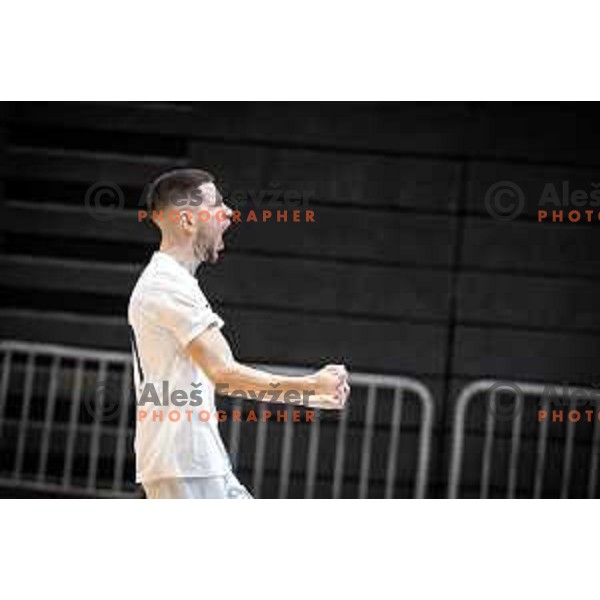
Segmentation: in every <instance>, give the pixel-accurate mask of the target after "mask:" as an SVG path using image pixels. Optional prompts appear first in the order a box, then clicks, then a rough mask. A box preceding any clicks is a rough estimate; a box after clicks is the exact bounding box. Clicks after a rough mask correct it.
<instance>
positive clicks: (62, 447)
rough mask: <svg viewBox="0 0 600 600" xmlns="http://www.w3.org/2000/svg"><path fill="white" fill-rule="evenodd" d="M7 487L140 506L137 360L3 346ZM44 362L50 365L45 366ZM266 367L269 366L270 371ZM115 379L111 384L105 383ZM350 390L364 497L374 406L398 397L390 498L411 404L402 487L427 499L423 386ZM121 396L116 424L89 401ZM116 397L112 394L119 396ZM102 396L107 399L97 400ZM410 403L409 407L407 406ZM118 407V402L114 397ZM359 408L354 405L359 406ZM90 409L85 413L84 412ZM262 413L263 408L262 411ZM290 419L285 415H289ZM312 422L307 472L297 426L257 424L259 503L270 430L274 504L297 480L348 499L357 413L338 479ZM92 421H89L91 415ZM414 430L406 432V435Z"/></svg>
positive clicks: (356, 377)
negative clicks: (275, 437)
mask: <svg viewBox="0 0 600 600" xmlns="http://www.w3.org/2000/svg"><path fill="white" fill-rule="evenodd" d="M0 356H1V357H2V362H1V365H2V367H1V368H2V371H1V374H0V447H1V448H2V454H3V455H4V458H3V459H2V456H1V455H0V485H5V486H11V487H25V488H27V489H33V490H40V491H48V492H58V493H62V494H73V495H89V496H99V497H104V496H106V497H135V496H136V495H139V491H138V488H137V487H136V486H135V484H134V481H133V472H132V471H131V469H130V472H129V473H127V472H126V465H127V464H129V465H130V466H131V465H132V453H133V428H134V425H135V410H134V409H135V404H134V402H133V396H132V383H131V356H130V355H129V354H128V353H121V352H109V351H98V350H89V349H81V348H73V347H70V348H69V347H63V346H57V345H47V344H37V343H29V342H14V341H3V342H0ZM42 363H43V364H42ZM263 366H264V365H263ZM266 368H268V369H269V370H270V371H274V372H277V371H283V372H288V373H290V374H294V373H301V372H305V371H303V370H301V369H297V368H284V367H272V366H268V367H266ZM109 380H110V383H107V382H108V381H109ZM351 384H352V388H353V390H358V389H360V388H364V390H365V391H366V401H365V407H364V408H365V411H366V416H365V419H364V421H361V422H360V423H359V425H358V426H359V427H360V430H361V442H360V461H359V469H358V481H357V495H358V496H359V497H360V498H366V497H368V496H369V486H370V485H372V477H371V476H372V471H373V469H372V467H373V461H372V451H373V441H374V439H375V436H376V431H377V428H378V426H377V423H376V407H377V405H378V403H381V402H387V401H388V400H387V398H382V397H378V395H379V394H380V393H382V391H383V390H388V392H389V393H390V394H391V400H390V401H391V403H392V405H391V418H390V421H389V422H388V423H386V424H385V429H386V432H387V433H389V444H388V445H387V464H386V468H385V476H384V478H383V479H384V480H383V482H381V481H378V483H379V485H381V484H382V483H383V494H381V495H384V496H385V497H386V498H392V497H394V495H395V489H396V487H395V486H396V482H397V479H398V455H399V447H400V446H399V444H400V439H401V435H402V433H403V431H404V428H403V424H404V420H403V412H404V411H403V408H404V406H405V404H406V402H407V400H408V399H409V400H410V401H411V402H414V401H416V403H417V405H418V406H419V419H418V426H417V428H416V431H414V427H413V430H412V431H411V433H412V434H415V433H416V434H417V439H418V444H417V446H418V447H417V448H415V451H416V460H415V465H414V468H411V469H410V470H408V469H407V468H405V469H403V470H402V473H401V475H402V477H403V480H404V481H407V480H408V482H409V485H410V486H412V495H414V497H416V498H423V497H425V495H426V493H427V481H428V473H429V458H430V447H431V435H432V427H433V413H434V401H433V398H432V395H431V393H430V392H429V390H428V389H427V388H426V387H425V386H424V385H423V384H421V383H420V382H418V381H416V380H413V379H409V378H405V377H395V376H386V375H374V374H365V373H352V374H351ZM109 391H110V392H111V394H110V395H112V396H116V397H117V398H118V402H120V403H121V405H120V406H117V407H116V408H117V409H118V410H116V411H115V414H114V415H109V416H108V418H107V415H105V414H104V413H101V412H100V411H99V410H97V408H94V409H93V410H91V411H90V410H89V408H90V402H98V400H99V401H100V404H102V401H103V400H104V397H105V396H108V395H109V394H108V392H109ZM113 392H114V393H113ZM98 394H100V395H101V397H100V398H98ZM407 396H408V397H409V398H407ZM113 399H114V398H113ZM242 402H243V401H242V400H241V399H233V401H231V400H230V401H229V403H228V406H229V407H230V408H231V409H236V408H237V409H240V407H241V404H242ZM352 402H353V400H352V399H351V400H350V405H351V406H352ZM86 408H87V409H88V410H86ZM263 408H264V407H262V406H261V407H259V410H262V409H263ZM286 410H287V409H286ZM319 412H320V411H316V413H315V421H314V423H310V424H309V425H308V426H309V427H310V432H309V440H308V449H307V453H306V465H305V468H303V469H301V471H300V473H297V472H296V473H294V472H293V469H292V456H293V454H294V452H295V448H294V443H295V442H294V438H295V433H294V432H295V427H294V425H295V424H293V423H292V419H288V420H287V421H286V422H285V423H280V424H279V423H272V422H267V421H265V420H262V419H259V420H258V422H257V423H255V424H253V425H254V426H255V427H256V428H257V429H256V432H255V433H256V440H255V446H254V451H253V452H252V457H253V458H252V468H251V473H252V488H253V491H254V494H255V495H256V496H257V497H260V495H261V490H262V489H263V483H264V477H265V462H266V458H267V446H268V441H269V435H268V432H269V429H270V428H271V427H282V428H283V431H282V433H283V441H282V447H281V452H280V458H279V460H278V462H279V464H278V467H277V469H276V473H277V475H276V476H277V478H278V482H277V495H278V496H279V497H280V498H286V497H288V495H289V489H290V480H291V478H293V477H294V478H296V479H297V478H298V477H302V478H303V480H304V481H303V492H304V493H303V495H304V497H306V498H312V497H313V496H314V495H315V488H316V484H317V481H318V480H321V482H323V479H324V478H325V483H326V485H327V486H330V488H329V489H330V491H331V497H333V498H337V497H340V496H342V495H343V485H344V482H345V479H347V477H348V474H347V473H345V468H344V467H345V463H346V457H347V455H348V447H347V444H348V430H349V427H350V425H349V420H350V417H349V415H350V411H349V410H345V411H342V413H341V414H340V417H339V419H336V420H335V422H334V423H333V424H332V423H331V422H328V423H327V427H328V430H331V428H332V427H334V428H335V450H334V465H333V472H332V474H331V475H330V476H329V475H325V476H323V474H319V466H320V462H321V459H320V454H319V445H320V442H321V441H322V432H321V429H322V426H321V421H322V417H321V415H320V414H319ZM86 413H87V414H86ZM407 427H408V426H407ZM227 429H228V430H227V435H226V436H225V439H226V440H227V441H228V446H229V451H230V453H231V454H232V456H233V457H234V458H235V457H236V456H238V455H239V453H240V447H241V445H242V442H243V441H244V439H243V436H244V435H245V434H244V431H246V430H247V429H246V428H244V427H242V426H241V424H240V422H237V421H233V422H230V423H229V424H228V427H227Z"/></svg>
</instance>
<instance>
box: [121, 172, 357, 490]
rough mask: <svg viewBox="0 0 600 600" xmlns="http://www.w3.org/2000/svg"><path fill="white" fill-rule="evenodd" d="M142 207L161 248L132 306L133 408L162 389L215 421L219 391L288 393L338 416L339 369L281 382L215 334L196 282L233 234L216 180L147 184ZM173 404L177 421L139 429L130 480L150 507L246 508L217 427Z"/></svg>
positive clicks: (175, 175)
mask: <svg viewBox="0 0 600 600" xmlns="http://www.w3.org/2000/svg"><path fill="white" fill-rule="evenodd" d="M146 200H147V205H148V210H149V212H150V214H151V218H152V221H153V222H154V223H155V224H156V225H157V226H158V228H159V229H160V232H161V243H160V249H159V250H158V251H157V252H155V253H154V255H153V256H152V259H151V260H150V262H149V264H148V265H147V266H146V268H145V269H144V271H143V273H142V274H141V276H140V278H139V279H138V281H137V283H136V286H135V288H134V290H133V292H132V294H131V298H130V301H129V311H128V318H129V324H130V328H131V333H132V347H133V353H134V380H135V388H136V397H137V400H138V403H139V402H140V399H141V398H142V397H143V390H144V389H145V386H146V385H147V384H151V385H152V386H153V389H155V390H162V389H163V384H164V382H168V387H169V389H171V390H178V391H183V392H185V393H183V392H182V395H183V396H184V397H186V396H187V398H190V397H191V396H190V395H191V393H192V392H194V391H196V392H197V391H198V390H201V393H202V407H203V409H204V410H206V411H208V413H209V414H211V415H214V412H215V405H214V390H215V386H217V385H218V386H219V389H220V390H231V391H233V390H236V391H237V390H242V391H244V392H245V393H246V395H247V396H250V397H254V398H259V399H260V398H262V399H268V398H269V397H272V395H270V394H265V393H264V391H265V390H269V389H274V388H276V389H277V390H280V391H281V393H282V394H281V395H282V396H283V395H284V394H285V393H286V392H292V391H293V392H296V393H297V394H299V395H300V396H302V397H303V398H308V405H309V406H310V407H312V408H323V409H341V408H343V407H344V405H345V403H346V400H347V398H348V394H349V385H348V375H347V372H346V369H345V368H344V366H342V365H327V366H326V367H324V368H323V369H321V370H320V371H317V372H316V373H314V374H313V375H309V376H304V377H285V376H280V375H273V374H270V373H267V372H266V371H261V370H258V369H254V368H251V367H247V366H244V365H242V364H240V363H239V362H237V360H236V359H235V357H234V356H233V354H232V352H231V349H230V347H229V344H228V343H227V340H226V339H225V337H224V336H223V334H222V333H221V327H222V326H223V321H222V319H221V318H220V317H219V316H218V315H217V314H216V313H215V312H213V311H212V309H211V307H210V305H209V303H208V302H207V300H206V298H205V297H204V294H203V293H202V291H201V289H200V287H199V284H198V280H197V279H196V278H195V276H194V275H195V273H196V270H197V269H198V267H199V266H200V264H201V263H202V262H205V261H209V262H216V261H217V260H218V257H219V252H221V251H222V250H223V249H224V242H223V234H224V233H225V231H226V230H227V228H228V227H229V225H230V218H231V210H230V209H229V207H227V206H226V205H225V203H224V202H223V201H222V198H221V196H220V194H219V192H218V190H217V188H216V187H215V185H214V182H213V177H212V176H211V175H210V174H209V173H207V172H205V171H201V170H199V169H174V170H171V171H169V172H167V173H164V174H163V175H161V176H160V177H158V178H157V179H156V180H155V181H154V182H152V184H151V185H150V186H149V188H148V189H147V192H146ZM172 396H173V395H172V394H171V397H170V398H161V399H160V400H161V406H163V407H165V408H166V409H167V410H168V411H169V413H172V412H173V411H177V412H178V413H181V414H180V416H181V418H178V419H167V418H164V419H162V418H156V416H157V415H156V414H153V418H152V419H136V438H135V451H136V470H137V474H136V480H137V482H139V483H142V485H143V487H144V489H145V491H146V495H147V497H148V498H157V499H158V498H232V497H235V498H244V497H246V498H249V497H250V494H249V493H248V492H247V491H246V489H245V488H244V487H243V486H242V485H241V484H240V483H239V482H238V480H237V478H236V477H235V476H234V475H233V473H232V471H231V463H230V461H229V457H228V455H227V452H226V450H225V446H224V444H223V442H222V440H221V436H220V434H219V430H218V422H217V420H216V419H215V418H210V419H208V420H204V421H202V420H199V419H194V418H192V419H186V418H185V415H184V413H185V412H186V410H187V411H188V413H189V406H188V407H186V406H185V403H182V402H180V401H178V402H176V403H175V402H173V399H172ZM153 413H154V411H153ZM161 416H162V415H161V414H159V415H158V417H161Z"/></svg>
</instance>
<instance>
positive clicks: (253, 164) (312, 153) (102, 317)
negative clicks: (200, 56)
mask: <svg viewBox="0 0 600 600" xmlns="http://www.w3.org/2000/svg"><path fill="white" fill-rule="evenodd" d="M596 113H597V110H596V108H595V107H594V106H590V105H586V104H552V103H551V104H536V103H519V104H487V103H481V104H480V103H447V104H439V103H438V104H427V103H422V104H410V103H399V104H393V103H361V104H353V103H346V104H337V103H324V104H308V103H305V104H303V103H298V104H294V103H277V104H270V103H245V104H236V103H223V104H221V103H205V104H204V103H200V104H182V103H177V104H167V103H155V104H125V103H114V104H113V103H102V104H92V103H89V104H88V103H86V104H60V103H53V104H46V103H19V104H4V105H3V107H2V125H1V129H2V130H1V132H0V133H1V135H0V144H1V146H0V147H1V148H2V150H1V151H2V153H3V157H2V173H3V181H4V185H3V194H2V200H1V202H2V216H1V218H0V235H1V238H0V239H1V243H2V257H1V259H0V287H1V306H0V337H2V338H5V339H26V340H32V341H42V342H60V343H65V344H69V345H81V346H86V347H92V348H113V349H120V350H127V349H128V337H127V329H126V327H125V314H126V306H127V298H128V294H129V292H130V290H131V288H132V286H133V283H134V282H135V277H136V275H137V273H138V272H139V269H140V267H141V266H142V265H143V263H144V262H145V261H146V260H147V259H148V258H149V256H150V254H151V253H152V251H153V249H154V247H155V245H156V243H157V240H158V238H157V235H156V234H155V232H154V231H152V230H151V229H150V228H148V227H146V226H144V225H143V224H138V223H137V222H136V219H135V213H134V212H123V213H121V214H119V215H118V217H117V218H116V219H114V220H113V221H111V222H110V223H104V222H100V221H97V220H94V219H93V218H91V217H90V215H89V214H88V213H87V212H86V210H85V208H84V205H83V198H84V197H85V194H86V191H87V190H88V188H89V187H90V185H91V184H93V183H94V182H97V181H110V182H114V183H116V184H118V186H120V188H121V189H122V190H123V192H124V196H125V205H126V209H129V211H134V210H135V209H136V208H137V206H138V201H139V197H140V193H141V190H142V187H143V185H144V183H145V182H146V181H147V180H148V179H149V178H150V177H152V176H153V175H154V174H156V173H157V172H159V171H161V170H162V169H164V168H166V167H169V166H172V165H175V164H189V165H194V166H200V167H204V168H206V169H208V170H210V171H212V172H213V173H215V175H216V176H217V178H218V180H219V181H221V182H224V183H225V184H226V186H227V188H228V189H229V190H237V189H241V190H255V191H258V190H264V189H272V188H274V187H275V186H278V187H279V188H281V189H295V190H300V191H308V192H310V193H311V194H312V196H313V198H312V200H311V203H310V204H311V206H310V208H311V209H312V210H314V211H315V214H316V223H314V224H293V223H288V224H278V225H277V226H274V225H273V224H272V223H268V224H265V225H255V224H247V225H242V226H239V227H237V228H236V230H235V231H233V232H232V233H231V234H230V235H229V238H228V250H227V253H226V255H225V258H224V260H223V262H222V264H220V265H218V266H217V267H208V268H206V269H204V270H203V272H202V273H203V274H202V278H203V280H204V284H203V288H204V289H205V291H206V293H207V295H208V296H209V298H210V299H211V300H212V302H213V304H214V305H215V307H216V308H217V309H218V310H219V311H220V312H221V313H222V314H223V316H224V318H225V320H226V323H227V330H226V331H227V333H228V335H229V337H230V339H231V341H232V344H233V346H234V348H235V350H236V352H237V354H238V356H239V358H240V359H242V360H245V361H252V362H266V363H284V364H297V365H318V364H319V363H321V362H325V361H344V362H346V364H347V365H348V366H349V368H350V369H351V370H359V371H367V372H374V373H391V374H400V375H408V376H412V377H415V378H418V379H419V380H421V381H423V382H424V383H425V384H426V385H428V386H429V387H430V389H431V390H432V392H433V393H434V397H435V398H436V401H437V403H438V405H437V407H436V409H437V411H436V429H435V432H436V436H435V444H434V455H433V457H432V473H431V485H430V495H434V496H435V495H443V494H444V493H445V488H444V482H445V480H446V471H447V451H448V443H449V440H448V431H449V428H450V424H451V415H452V409H453V402H454V400H455V398H456V393H457V391H458V390H459V389H460V388H461V387H462V386H464V385H465V383H467V382H469V381H472V380H473V379H477V378H481V377H492V378H499V379H509V380H525V381H541V382H544V381H558V382H561V381H563V380H567V381H568V382H569V383H571V384H583V385H591V384H593V383H596V382H598V383H600V380H599V376H598V368H597V362H598V354H599V352H598V351H599V350H600V320H599V319H598V317H597V312H598V311H597V308H596V307H597V298H598V292H599V291H600V287H599V285H598V283H597V281H596V279H597V278H596V273H597V271H598V267H599V266H600V241H599V237H598V228H599V227H600V223H598V222H597V223H595V224H591V225H587V224H570V223H565V224H545V223H537V222H536V212H535V210H536V205H535V201H536V200H537V198H538V197H539V194H540V193H541V191H542V189H543V186H544V184H545V183H546V182H556V183H557V185H560V182H562V181H563V180H569V181H570V182H571V185H572V186H573V187H581V188H584V189H587V190H590V186H591V184H592V183H593V182H597V181H600V177H599V175H600V173H599V171H598V167H599V166H600V154H599V152H598V147H597V143H596V141H597V139H598V134H599V133H600V131H599V130H600V121H599V119H598V118H597V115H596ZM501 180H509V181H512V182H515V183H517V184H518V185H519V186H520V187H521V188H522V189H523V190H524V192H525V195H526V210H525V211H524V213H523V214H522V215H520V216H519V217H518V218H517V219H516V220H514V221H512V222H506V223H505V222H498V221H495V220H494V219H492V218H491V216H490V215H489V214H488V213H487V211H486V207H485V204H484V201H483V198H484V195H485V192H486V190H487V188H488V187H489V186H490V185H491V184H493V183H494V182H496V181H501Z"/></svg>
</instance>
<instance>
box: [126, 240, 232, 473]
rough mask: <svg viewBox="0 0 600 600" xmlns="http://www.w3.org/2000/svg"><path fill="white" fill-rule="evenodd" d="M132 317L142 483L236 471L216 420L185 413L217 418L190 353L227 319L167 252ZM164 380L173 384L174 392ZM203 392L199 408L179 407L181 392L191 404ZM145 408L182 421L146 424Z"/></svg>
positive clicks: (154, 264) (148, 274) (134, 301)
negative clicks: (191, 346)
mask: <svg viewBox="0 0 600 600" xmlns="http://www.w3.org/2000/svg"><path fill="white" fill-rule="evenodd" d="M128 318H129V324H130V326H131V333H132V346H133V355H134V356H133V362H134V381H135V388H136V402H137V407H136V408H137V411H136V412H137V413H138V414H136V434H135V453H136V481H137V482H150V481H155V480H157V479H164V478H180V477H214V476H220V475H224V474H226V473H228V472H229V471H230V469H231V465H230V462H229V458H228V456H227V452H226V450H225V446H224V445H223V442H222V440H221V436H220V434H219V430H218V422H217V420H216V419H215V418H210V419H209V420H207V421H202V420H199V419H198V418H195V416H194V418H192V419H189V416H188V418H185V412H186V411H188V414H189V411H193V413H194V415H196V414H197V413H198V410H199V409H202V410H203V411H208V412H209V413H210V414H211V415H214V413H215V404H214V386H213V384H212V382H211V381H210V380H209V378H208V377H207V376H206V375H205V373H204V372H203V371H202V369H201V368H200V367H199V366H198V365H196V364H195V363H194V361H193V360H192V359H191V357H190V356H189V355H188V353H187V352H185V348H186V346H187V345H188V344H189V343H190V342H191V341H192V340H193V339H194V338H195V337H196V336H198V335H199V334H201V333H202V332H203V331H204V330H205V329H206V328H207V327H209V326H211V325H216V326H218V327H222V326H223V321H222V319H221V318H220V317H219V316H218V315H217V314H216V313H214V312H213V311H212V309H211V307H210V305H209V303H208V302H207V300H206V298H205V297H204V294H203V293H202V291H201V290H200V287H199V284H198V280H197V279H196V278H195V277H194V276H193V275H191V274H190V273H189V272H188V271H187V270H186V269H185V268H184V267H183V266H182V265H180V264H179V263H178V262H177V261H176V260H175V259H174V258H172V257H171V256H169V255H168V254H165V253H164V252H155V253H154V255H153V257H152V260H151V261H150V262H149V263H148V265H147V267H146V268H145V269H144V271H143V273H142V274H141V275H140V278H139V279H138V281H137V283H136V286H135V288H134V290H133V292H132V294H131V298H130V300H129V311H128ZM165 382H168V384H167V385H168V391H167V390H165ZM148 384H151V385H153V386H154V390H155V391H156V392H157V395H158V397H159V399H160V402H161V406H160V407H159V406H155V405H154V404H152V403H151V402H148V398H149V396H148V393H147V392H148ZM198 389H199V390H201V402H202V403H201V405H200V406H195V407H191V406H190V405H189V404H188V403H186V404H184V405H183V406H175V405H174V404H173V402H172V397H173V392H174V391H175V390H178V391H179V390H183V392H185V393H186V394H187V398H190V394H191V392H193V391H195V390H198ZM178 393H180V392H178ZM184 397H185V396H184ZM195 397H196V398H197V397H198V396H197V395H196V396H195ZM180 398H181V395H180ZM141 399H142V400H144V402H143V404H142V403H140V400H141ZM178 403H179V404H181V402H178ZM162 405H168V406H162ZM140 410H145V411H147V413H148V415H150V414H153V416H154V417H156V416H157V412H156V411H163V412H165V413H166V412H167V411H168V412H171V411H179V412H180V413H182V414H181V417H182V418H180V419H179V420H171V419H168V418H166V414H165V418H164V419H163V420H160V419H156V418H149V417H146V418H144V419H140V418H138V415H139V411H140ZM171 416H173V415H171ZM175 416H177V415H175Z"/></svg>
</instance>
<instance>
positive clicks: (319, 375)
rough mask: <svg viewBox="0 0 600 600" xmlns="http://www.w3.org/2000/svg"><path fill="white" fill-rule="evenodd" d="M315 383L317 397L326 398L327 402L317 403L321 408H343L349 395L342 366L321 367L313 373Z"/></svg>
mask: <svg viewBox="0 0 600 600" xmlns="http://www.w3.org/2000/svg"><path fill="white" fill-rule="evenodd" d="M315 382H316V386H315V388H316V389H315V393H316V395H317V397H324V398H327V402H318V404H321V405H323V406H322V407H323V408H330V409H336V408H337V409H339V408H343V407H344V404H346V400H347V399H348V395H349V393H350V385H349V384H348V372H347V371H346V367H344V365H327V366H326V367H323V368H322V369H321V370H320V371H317V372H316V373H315ZM315 400H316V399H315ZM309 403H310V401H309Z"/></svg>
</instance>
